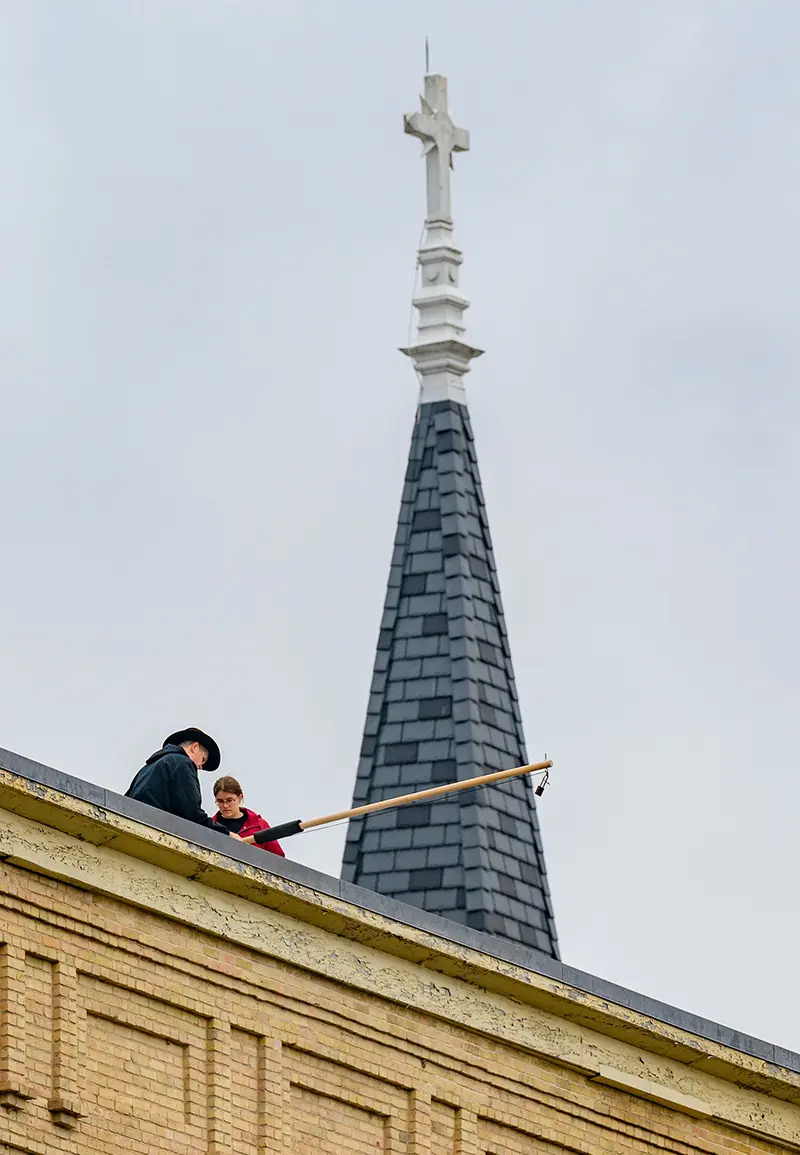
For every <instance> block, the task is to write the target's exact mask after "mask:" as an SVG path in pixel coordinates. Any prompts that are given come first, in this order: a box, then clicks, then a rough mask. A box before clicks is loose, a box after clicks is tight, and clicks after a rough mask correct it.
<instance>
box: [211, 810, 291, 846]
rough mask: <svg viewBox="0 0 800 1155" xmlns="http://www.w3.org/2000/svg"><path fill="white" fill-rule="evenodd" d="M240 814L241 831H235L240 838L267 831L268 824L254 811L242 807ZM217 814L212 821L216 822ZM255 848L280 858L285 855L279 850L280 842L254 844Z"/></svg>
mask: <svg viewBox="0 0 800 1155" xmlns="http://www.w3.org/2000/svg"><path fill="white" fill-rule="evenodd" d="M242 814H244V825H243V826H242V828H241V830H238V831H237V834H238V835H239V837H240V838H249V837H250V835H251V834H255V832H256V831H257V830H269V823H268V822H267V820H266V818H262V817H261V815H260V814H256V812H255V810H248V809H247V807H246V806H243V807H242ZM218 819H219V814H215V815H214V817H213V819H212V821H214V822H217V821H218ZM255 845H256V846H258V848H259V849H260V850H269V851H271V852H272V853H273V854H279V855H280V856H281V858H285V857H286V855H285V854H284V853H283V851H282V850H281V844H280V842H256V843H255Z"/></svg>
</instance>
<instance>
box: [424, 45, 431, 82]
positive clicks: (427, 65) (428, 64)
mask: <svg viewBox="0 0 800 1155" xmlns="http://www.w3.org/2000/svg"><path fill="white" fill-rule="evenodd" d="M430 71H431V54H430V48H429V46H428V37H427V36H426V37H425V75H426V76H430Z"/></svg>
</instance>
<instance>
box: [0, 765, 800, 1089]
mask: <svg viewBox="0 0 800 1155" xmlns="http://www.w3.org/2000/svg"><path fill="white" fill-rule="evenodd" d="M0 769H3V770H7V771H9V772H10V773H11V774H14V775H17V776H19V777H20V778H24V779H27V780H28V781H29V782H31V783H35V784H38V785H40V786H42V787H46V788H47V789H50V790H56V791H59V792H60V793H62V794H65V795H68V796H70V797H72V798H75V799H78V800H80V801H82V802H85V803H88V804H89V805H91V806H98V807H102V808H103V809H105V810H107V811H109V812H110V813H112V814H117V815H120V816H121V817H124V818H129V819H133V820H134V821H136V822H140V823H142V824H143V825H144V826H148V827H151V828H152V829H154V830H159V831H163V832H164V833H166V834H172V835H177V836H178V837H179V838H182V839H184V840H185V841H187V842H190V843H194V844H195V845H196V846H201V847H204V848H205V849H207V850H211V851H213V852H214V853H216V854H225V855H227V856H228V857H230V858H233V859H238V860H239V861H241V862H244V863H246V864H247V865H248V866H254V865H255V866H258V865H260V866H262V867H263V865H264V863H263V851H259V850H257V849H256V848H254V847H251V846H248V845H246V844H242V843H237V842H231V841H230V840H229V839H228V838H225V837H224V835H221V834H217V833H215V832H214V831H212V830H209V829H208V828H206V827H203V826H199V825H198V824H196V823H194V822H188V821H187V820H186V819H184V818H178V817H176V816H175V815H173V814H168V813H167V812H166V811H163V810H156V809H155V808H154V807H152V806H146V805H145V804H144V803H142V802H136V801H134V800H133V799H131V798H126V797H124V796H123V795H121V794H115V793H114V791H113V790H107V789H105V787H103V786H97V785H95V784H94V783H91V782H84V781H83V780H82V779H80V778H73V777H72V776H71V775H69V774H64V773H62V772H61V771H60V770H55V769H53V768H52V767H51V766H45V765H43V764H42V763H40V762H34V761H32V760H31V759H29V758H24V757H23V756H22V755H20V754H14V753H13V752H12V751H10V750H4V749H2V748H0ZM259 856H261V857H259ZM269 870H270V873H272V874H278V875H280V876H282V877H283V878H286V879H287V880H289V881H291V882H295V883H297V884H298V885H301V886H305V887H308V888H309V889H310V890H313V891H317V892H319V893H321V894H325V895H328V896H330V897H332V898H336V899H340V900H342V901H344V902H348V903H351V904H352V905H353V906H356V907H361V908H362V909H364V910H367V911H371V912H373V913H375V914H378V915H382V916H383V917H384V918H389V919H391V920H392V921H394V922H397V923H401V924H403V925H405V926H408V927H412V928H414V929H415V930H419V931H423V932H426V933H429V934H433V935H436V936H437V937H439V938H441V939H445V940H446V941H449V942H452V943H455V944H458V945H459V946H462V947H467V948H469V949H471V950H475V951H479V952H480V953H481V954H484V955H488V956H490V957H492V958H495V959H499V960H502V961H504V962H507V963H510V964H512V965H514V966H518V967H521V968H523V969H525V970H528V971H532V972H534V973H535V974H539V975H543V976H546V977H548V978H551V979H554V980H556V981H558V982H562V983H565V984H566V985H568V986H571V987H574V988H576V989H577V990H580V991H584V992H586V993H587V994H590V995H594V996H596V997H597V998H600V999H604V1000H606V1001H607V1002H609V1003H613V1004H616V1005H617V1006H620V1007H624V1008H626V1009H628V1010H631V1011H634V1012H636V1013H638V1014H642V1015H647V1016H648V1017H650V1018H652V1019H655V1020H657V1021H658V1022H661V1023H665V1024H667V1025H669V1026H672V1027H675V1028H678V1029H679V1030H683V1031H687V1032H689V1033H690V1034H693V1035H696V1036H698V1037H699V1038H702V1039H707V1040H709V1041H711V1042H714V1043H718V1044H719V1045H721V1046H724V1047H730V1048H731V1049H733V1050H735V1051H740V1052H741V1053H742V1054H745V1055H750V1056H752V1057H753V1058H757V1059H761V1060H763V1061H764V1062H767V1063H774V1064H775V1065H776V1066H779V1067H783V1068H785V1069H786V1070H789V1071H793V1072H796V1073H799V1074H800V1055H798V1054H796V1053H795V1052H794V1051H789V1050H787V1049H786V1048H785V1047H779V1046H776V1045H775V1044H773V1043H768V1042H765V1041H764V1040H763V1039H757V1038H754V1037H753V1036H752V1035H745V1034H742V1033H741V1032H740V1031H736V1030H733V1029H731V1028H730V1027H725V1026H722V1025H721V1024H719V1023H715V1022H713V1021H711V1020H710V1019H704V1018H702V1017H701V1016H700V1015H694V1014H690V1013H688V1012H687V1011H682V1010H680V1009H678V1008H677V1007H672V1006H670V1005H669V1004H668V1003H663V1002H661V1001H660V1000H658V999H652V998H649V997H648V996H646V995H642V994H639V993H637V992H636V991H631V990H628V989H627V988H626V987H621V986H618V985H617V984H616V983H612V982H608V981H607V980H606V979H601V978H598V977H597V976H595V975H591V974H588V973H587V972H586V971H581V970H578V969H577V968H576V967H571V966H568V965H567V964H566V963H563V962H558V961H556V960H555V959H552V958H550V956H549V955H546V954H542V953H541V952H540V951H537V950H533V949H532V948H530V947H526V946H522V945H521V944H518V943H515V942H511V941H510V940H508V939H503V938H499V937H497V936H496V935H492V934H487V933H485V932H483V931H476V930H472V929H470V928H469V927H466V926H462V924H461V923H458V922H453V921H452V920H450V919H447V918H442V917H440V916H439V915H436V914H431V913H429V912H428V911H424V910H420V909H418V908H417V907H415V906H409V905H408V904H407V903H403V902H398V901H397V900H396V899H393V898H389V897H388V896H386V895H383V894H377V893H376V892H375V891H372V890H366V889H365V888H364V887H361V886H356V885H354V884H353V883H350V882H344V881H343V880H342V879H340V878H333V877H332V876H330V875H327V874H322V873H321V872H319V871H316V870H311V869H310V868H309V867H307V866H303V865H301V864H300V863H298V862H292V861H290V860H289V859H284V858H279V857H278V856H277V855H270V864H269Z"/></svg>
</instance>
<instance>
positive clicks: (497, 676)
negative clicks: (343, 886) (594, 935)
mask: <svg viewBox="0 0 800 1155" xmlns="http://www.w3.org/2000/svg"><path fill="white" fill-rule="evenodd" d="M527 760H528V758H527V753H526V750H525V741H524V737H523V732H522V723H521V720H520V714H519V707H518V696H517V690H516V686H515V684H514V671H513V667H512V664H511V655H510V651H509V646H508V634H507V631H506V626H505V620H504V617H503V605H502V600H501V598H500V589H499V585H498V580H497V569H496V566H495V560H494V553H493V550H492V543H491V537H490V534H489V528H488V519H487V516H486V509H485V507H484V499H483V489H482V487H481V483H480V476H479V473H478V465H477V457H476V454H475V447H474V442H473V436H472V427H471V424H470V419H469V414H468V411H467V409H466V407H465V406H463V405H459V404H456V403H455V402H451V401H441V402H435V403H428V404H424V405H420V406H419V408H418V410H417V417H416V421H415V425H414V431H413V435H412V438H411V450H410V453H409V461H408V469H407V471H406V480H405V484H404V487H403V496H402V502H401V506H400V514H399V517H398V525H397V534H396V536H395V545H394V552H393V555H392V564H391V569H390V574H389V582H388V587H387V594H386V600H385V603H384V612H383V617H382V619H381V625H380V634H379V638H378V647H377V651H376V658H375V665H374V674H373V680H372V686H371V694H370V699H369V711H368V714H367V721H366V724H365V727H364V744H363V746H362V757H361V761H360V763H359V772H358V778H357V782H356V788H355V793H354V795H353V800H354V805H361V804H363V803H364V802H371V801H377V800H378V799H380V798H383V797H387V796H395V795H397V794H401V793H404V792H406V791H407V790H409V789H419V790H422V789H424V788H425V787H426V786H432V785H438V784H440V783H441V782H443V781H452V780H455V779H462V780H463V779H465V778H472V777H474V776H476V775H478V774H483V773H488V772H490V771H492V770H503V769H505V768H506V767H509V766H516V765H522V764H523V763H525V762H527ZM342 877H343V878H345V879H347V880H348V881H352V882H356V883H358V884H359V885H361V886H367V887H369V888H370V889H373V890H377V891H378V892H379V893H384V894H394V895H395V896H396V897H397V898H400V899H402V901H404V902H409V903H412V904H414V905H415V906H418V907H421V908H422V909H425V910H436V911H437V912H438V913H440V914H443V915H444V916H446V917H448V918H452V919H454V920H455V921H457V922H460V923H462V924H466V925H467V926H470V927H474V928H475V929H477V930H485V931H488V932H490V933H492V934H496V935H500V936H501V937H503V938H507V939H511V940H513V941H515V942H522V943H525V944H526V945H530V946H535V947H536V948H537V949H539V950H542V951H545V952H546V953H547V954H549V955H551V956H552V957H553V958H556V959H557V958H558V957H559V953H558V941H557V938H556V931H555V923H554V920H553V910H552V905H551V900H550V891H549V888H548V885H547V876H546V871H545V863H544V853H543V850H542V840H541V834H540V831H539V823H538V820H537V815H536V803H535V799H534V795H533V789H532V786H531V783H530V781H528V780H527V779H514V780H512V781H510V782H507V783H503V784H502V785H500V786H495V787H488V788H483V789H479V790H477V791H472V790H470V791H467V792H466V793H464V794H461V795H454V796H452V797H451V798H450V799H448V800H447V802H446V803H445V802H444V801H443V802H440V803H434V804H433V805H431V804H427V805H426V804H424V803H418V804H414V805H411V806H407V807H402V808H400V809H398V810H396V811H386V812H383V813H381V814H379V815H370V816H367V817H366V818H362V819H358V820H355V821H353V822H351V823H350V825H349V827H348V833H347V841H346V846H345V854H344V863H343V866H342Z"/></svg>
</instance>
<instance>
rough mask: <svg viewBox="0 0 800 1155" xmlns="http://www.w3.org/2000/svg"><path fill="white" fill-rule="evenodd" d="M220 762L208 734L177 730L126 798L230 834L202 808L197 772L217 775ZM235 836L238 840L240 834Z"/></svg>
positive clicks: (143, 769) (143, 771)
mask: <svg viewBox="0 0 800 1155" xmlns="http://www.w3.org/2000/svg"><path fill="white" fill-rule="evenodd" d="M219 763H220V752H219V746H218V745H217V743H216V742H215V741H214V739H213V738H211V737H210V736H209V735H208V734H205V733H204V732H203V731H202V730H198V729H197V727H196V726H189V727H188V729H186V730H177V731H176V732H175V733H174V734H170V736H169V737H168V738H165V739H164V745H163V746H162V747H161V749H160V750H156V752H155V754H151V755H150V757H149V758H148V759H147V761H146V762H145V764H144V766H142V768H141V770H140V771H139V773H138V774H137V775H136V777H135V778H134V780H133V782H131V784H130V786H129V787H128V789H127V790H126V792H125V793H126V796H127V797H128V798H135V799H136V801H137V802H146V803H147V805H148V806H155V807H157V808H158V809H159V810H166V811H168V812H169V813H170V814H177V815H178V816H179V817H180V818H188V819H189V821H190V822H197V823H199V825H200V826H209V827H211V828H212V829H213V830H217V831H219V833H221V834H222V833H224V834H229V831H227V830H225V828H224V827H221V826H219V825H217V823H215V822H212V820H211V818H210V817H209V815H208V814H206V812H205V810H204V809H203V807H202V806H201V805H200V803H201V796H200V782H199V780H198V777H197V771H198V770H209V771H211V773H213V772H214V771H215V770H218V769H219ZM231 837H232V838H238V835H236V834H232V835H231Z"/></svg>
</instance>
